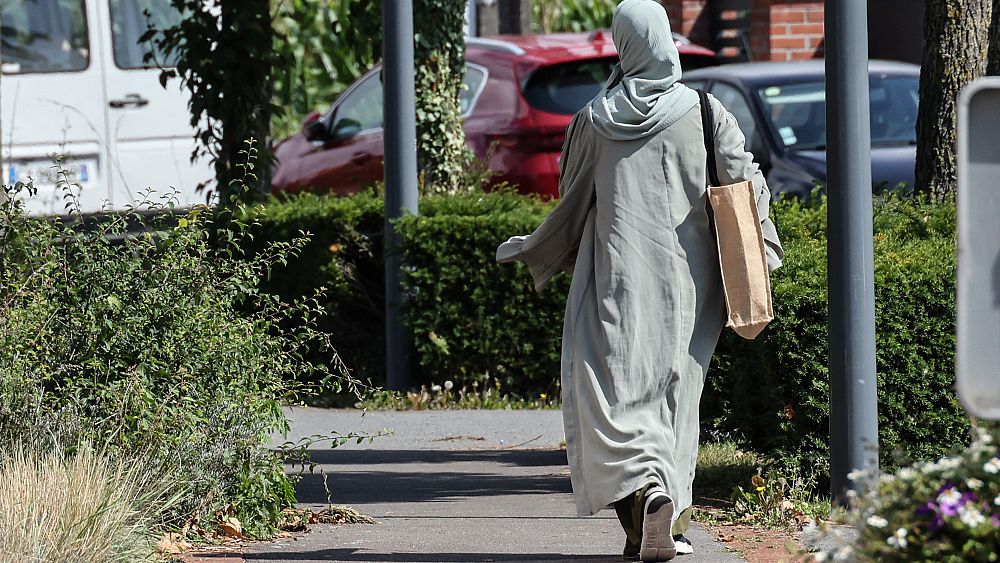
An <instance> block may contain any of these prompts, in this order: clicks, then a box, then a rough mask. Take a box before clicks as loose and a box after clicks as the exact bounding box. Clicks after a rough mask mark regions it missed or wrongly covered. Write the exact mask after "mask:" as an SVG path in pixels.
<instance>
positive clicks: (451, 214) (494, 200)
mask: <svg viewBox="0 0 1000 563" xmlns="http://www.w3.org/2000/svg"><path fill="white" fill-rule="evenodd" d="M550 206H551V204H548V203H544V202H541V201H539V200H535V199H531V198H526V197H523V196H519V195H516V194H512V193H493V194H465V195H458V196H449V197H429V198H425V199H423V200H422V201H421V212H420V215H419V216H413V217H406V218H404V219H402V220H401V221H400V222H399V229H400V232H401V233H402V235H403V237H404V240H405V249H404V252H405V258H406V262H407V264H408V265H409V269H408V270H407V272H406V273H405V278H404V279H405V283H406V284H407V286H408V287H409V294H410V301H409V308H408V310H407V313H406V319H407V322H408V324H409V326H410V328H411V330H412V331H413V334H414V340H415V343H416V348H417V352H418V356H419V362H420V366H421V368H422V372H423V374H424V377H425V380H426V381H427V382H430V381H432V380H433V381H435V382H441V381H443V380H445V379H451V380H454V381H455V382H456V384H458V385H462V384H468V383H471V382H472V381H481V380H483V379H485V378H486V377H494V378H498V380H499V381H501V382H502V383H503V384H504V385H505V386H506V388H507V390H508V391H512V392H517V393H521V394H525V395H529V396H531V395H536V394H538V393H547V394H550V395H551V394H553V393H554V392H555V391H557V389H558V375H559V373H558V369H559V353H560V349H559V343H560V337H561V332H562V317H563V308H564V304H565V296H566V292H567V289H568V284H569V279H568V276H565V275H559V276H557V278H556V279H555V280H553V283H552V284H551V285H550V286H549V288H548V289H547V290H546V292H545V294H544V295H541V296H539V295H536V294H535V293H534V291H533V289H532V287H531V283H530V276H529V275H528V273H527V270H526V268H524V267H523V266H522V265H510V264H506V265H498V264H496V263H495V262H494V253H495V250H496V246H497V244H498V243H499V242H501V241H503V240H505V239H506V238H507V237H508V236H510V235H512V234H519V233H528V232H530V231H532V230H533V229H534V227H535V226H537V225H538V223H539V222H540V221H541V220H542V218H544V216H545V215H546V213H547V212H548V210H549V209H550ZM381 213H382V207H381V202H380V201H379V199H378V198H376V197H375V196H372V195H361V196H358V197H354V198H348V199H339V198H332V197H323V196H314V195H305V196H300V197H296V198H291V199H287V200H283V201H274V202H272V203H270V204H268V205H266V206H263V207H259V208H257V209H256V210H255V211H254V214H255V216H256V219H257V220H258V221H259V222H260V224H261V225H260V227H259V232H258V233H257V238H258V240H259V241H261V242H263V240H271V239H279V240H287V239H289V238H291V237H293V236H297V235H298V234H299V231H300V230H301V231H307V232H310V233H311V234H312V236H313V242H312V243H310V245H309V246H308V247H307V248H306V249H305V251H304V252H303V254H302V256H301V258H300V260H298V261H297V262H296V263H293V264H289V265H288V267H287V268H285V269H284V270H281V271H278V272H275V273H274V274H272V278H271V280H270V284H269V287H268V288H266V289H268V290H270V291H275V292H277V293H279V294H282V295H284V296H286V297H294V296H296V295H307V294H308V293H309V292H310V291H312V290H314V289H316V288H318V287H321V286H324V287H325V288H327V289H325V290H324V291H323V292H322V293H321V296H322V300H323V303H322V304H323V305H324V307H325V308H326V309H327V310H328V311H329V313H330V316H329V318H328V319H327V320H326V323H327V326H326V328H328V329H329V330H330V331H331V332H332V333H333V334H334V335H335V338H336V340H335V342H334V345H335V347H336V348H337V349H338V350H339V351H340V353H341V355H342V357H343V358H344V360H345V361H346V362H347V364H348V365H349V366H351V367H352V368H354V369H355V370H356V372H357V374H358V375H360V376H362V377H369V378H371V379H372V380H373V381H376V382H379V381H381V380H382V376H383V371H382V370H383V367H382V366H383V363H384V355H383V346H382V344H383V340H382V330H383V326H382V322H383V319H382V310H381V307H382V283H383V279H382V265H381V229H382V215H381ZM773 214H774V217H775V221H776V223H777V225H778V229H779V232H780V233H781V235H782V237H783V241H784V243H785V248H786V255H787V259H786V261H785V266H784V267H783V268H782V269H780V270H778V271H777V272H775V275H774V276H773V280H772V282H773V288H774V300H775V312H776V317H777V318H776V320H775V322H774V323H773V324H772V325H771V326H770V327H769V328H768V329H767V330H766V331H765V332H764V333H763V334H762V335H761V336H760V337H758V339H757V340H755V341H749V342H748V341H744V340H741V339H739V338H738V337H735V335H734V334H732V333H731V332H729V331H726V333H725V335H724V337H723V340H722V342H721V343H720V346H719V349H718V352H717V354H716V358H715V360H714V364H713V368H712V369H711V370H710V372H709V382H708V386H707V390H706V394H705V397H704V399H703V401H702V416H703V419H704V420H705V424H704V429H705V430H706V431H708V432H710V433H713V434H725V435H729V436H733V437H737V438H741V439H743V440H745V441H746V442H747V443H748V444H749V445H751V446H753V447H754V448H755V449H757V450H759V451H763V452H769V453H772V454H774V455H776V456H777V457H780V458H787V459H788V460H789V461H790V462H794V463H797V464H804V465H806V466H810V467H816V468H817V469H818V470H820V471H821V472H825V469H826V463H827V462H826V452H827V451H828V438H827V437H828V436H829V428H828V425H829V417H828V412H829V407H828V397H829V386H828V373H827V355H828V346H827V319H828V312H827V300H826V241H825V228H826V225H825V216H826V209H825V206H824V204H823V202H822V201H819V202H818V203H811V204H801V203H798V202H793V201H788V202H778V203H776V204H775V205H774V207H773ZM954 221H955V217H954V208H953V207H952V206H948V205H943V206H942V205H934V204H930V203H927V202H924V201H921V200H912V199H910V200H906V199H900V198H896V197H890V198H889V199H886V200H883V201H880V202H878V204H877V205H876V215H875V228H876V233H877V234H876V240H875V252H876V258H875V265H876V279H875V283H876V304H877V323H878V327H877V328H878V344H877V353H878V358H877V361H878V370H879V401H880V404H879V408H880V419H881V427H880V432H881V441H882V446H883V452H885V457H884V460H885V461H887V462H889V461H891V458H892V456H891V455H889V454H890V453H891V452H893V451H894V450H899V451H900V453H901V454H902V456H903V457H906V458H915V457H916V458H928V457H932V456H936V455H938V454H940V453H942V452H944V451H945V450H947V449H949V448H951V447H953V446H954V445H956V444H958V443H961V442H963V441H964V440H965V437H966V435H967V434H966V431H967V428H968V419H967V417H966V416H965V415H964V413H963V411H962V409H961V407H960V405H959V403H958V401H957V398H956V395H955V393H954V390H953V386H954V318H955V297H954V295H955V291H954V280H955V251H954V242H955V241H954Z"/></svg>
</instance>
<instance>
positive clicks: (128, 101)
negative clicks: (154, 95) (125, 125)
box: [108, 94, 149, 109]
mask: <svg viewBox="0 0 1000 563" xmlns="http://www.w3.org/2000/svg"><path fill="white" fill-rule="evenodd" d="M148 103H149V100H147V99H146V98H143V97H142V96H140V95H139V94H125V97H124V98H122V99H118V100H111V101H110V102H108V105H109V106H111V107H113V108H115V109H121V108H124V107H128V106H132V107H137V108H141V107H142V106H144V105H147V104H148Z"/></svg>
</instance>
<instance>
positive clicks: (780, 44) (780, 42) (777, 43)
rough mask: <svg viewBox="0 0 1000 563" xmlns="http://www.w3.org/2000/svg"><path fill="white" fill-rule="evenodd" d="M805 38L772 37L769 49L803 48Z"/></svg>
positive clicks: (804, 46)
mask: <svg viewBox="0 0 1000 563" xmlns="http://www.w3.org/2000/svg"><path fill="white" fill-rule="evenodd" d="M805 48H806V39H805V38H804V37H772V38H771V49H772V50H775V51H778V50H782V49H805Z"/></svg>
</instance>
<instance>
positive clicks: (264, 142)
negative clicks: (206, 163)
mask: <svg viewBox="0 0 1000 563" xmlns="http://www.w3.org/2000/svg"><path fill="white" fill-rule="evenodd" d="M220 7H221V14H220V21H221V24H222V25H221V26H220V29H219V43H218V49H217V51H216V53H215V57H216V58H215V62H216V64H217V65H218V68H219V69H221V70H220V73H219V74H220V75H221V76H220V77H219V78H220V80H219V82H220V86H221V92H222V97H223V99H224V100H225V103H224V105H223V109H222V112H221V118H220V121H221V123H222V142H221V147H220V154H219V158H218V160H216V162H215V172H216V178H217V179H218V182H219V193H220V194H221V195H222V203H223V204H227V203H229V200H230V199H231V198H233V197H235V198H236V199H242V200H247V199H250V200H252V199H255V197H256V196H257V194H259V193H260V192H266V191H267V189H268V183H269V180H270V178H268V177H267V171H268V170H270V168H271V166H270V160H271V151H270V146H269V144H268V142H269V141H268V131H269V129H270V124H271V95H272V92H273V88H272V81H271V68H272V65H273V63H274V55H273V43H274V35H273V31H272V26H271V6H270V1H269V0H222V2H221V3H220ZM251 153H252V154H251Z"/></svg>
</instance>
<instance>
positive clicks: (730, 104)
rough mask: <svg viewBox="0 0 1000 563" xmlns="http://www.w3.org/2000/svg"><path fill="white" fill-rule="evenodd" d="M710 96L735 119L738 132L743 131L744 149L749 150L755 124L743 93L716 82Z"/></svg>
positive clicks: (754, 132)
mask: <svg viewBox="0 0 1000 563" xmlns="http://www.w3.org/2000/svg"><path fill="white" fill-rule="evenodd" d="M712 95H713V96H715V97H716V99H718V100H719V101H720V102H722V105H723V106H725V108H726V109H728V110H729V113H731V114H733V117H735V118H736V122H737V123H739V124H740V130H741V131H743V136H744V137H746V143H747V146H746V147H744V148H746V149H748V150H749V149H750V144H751V143H752V142H753V138H754V135H756V134H757V122H756V121H754V119H753V111H752V110H751V109H750V104H749V103H747V99H746V98H745V97H744V96H743V93H742V92H740V91H739V90H738V89H736V87H735V86H732V85H730V84H726V83H725V82H716V83H715V84H713V85H712Z"/></svg>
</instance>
